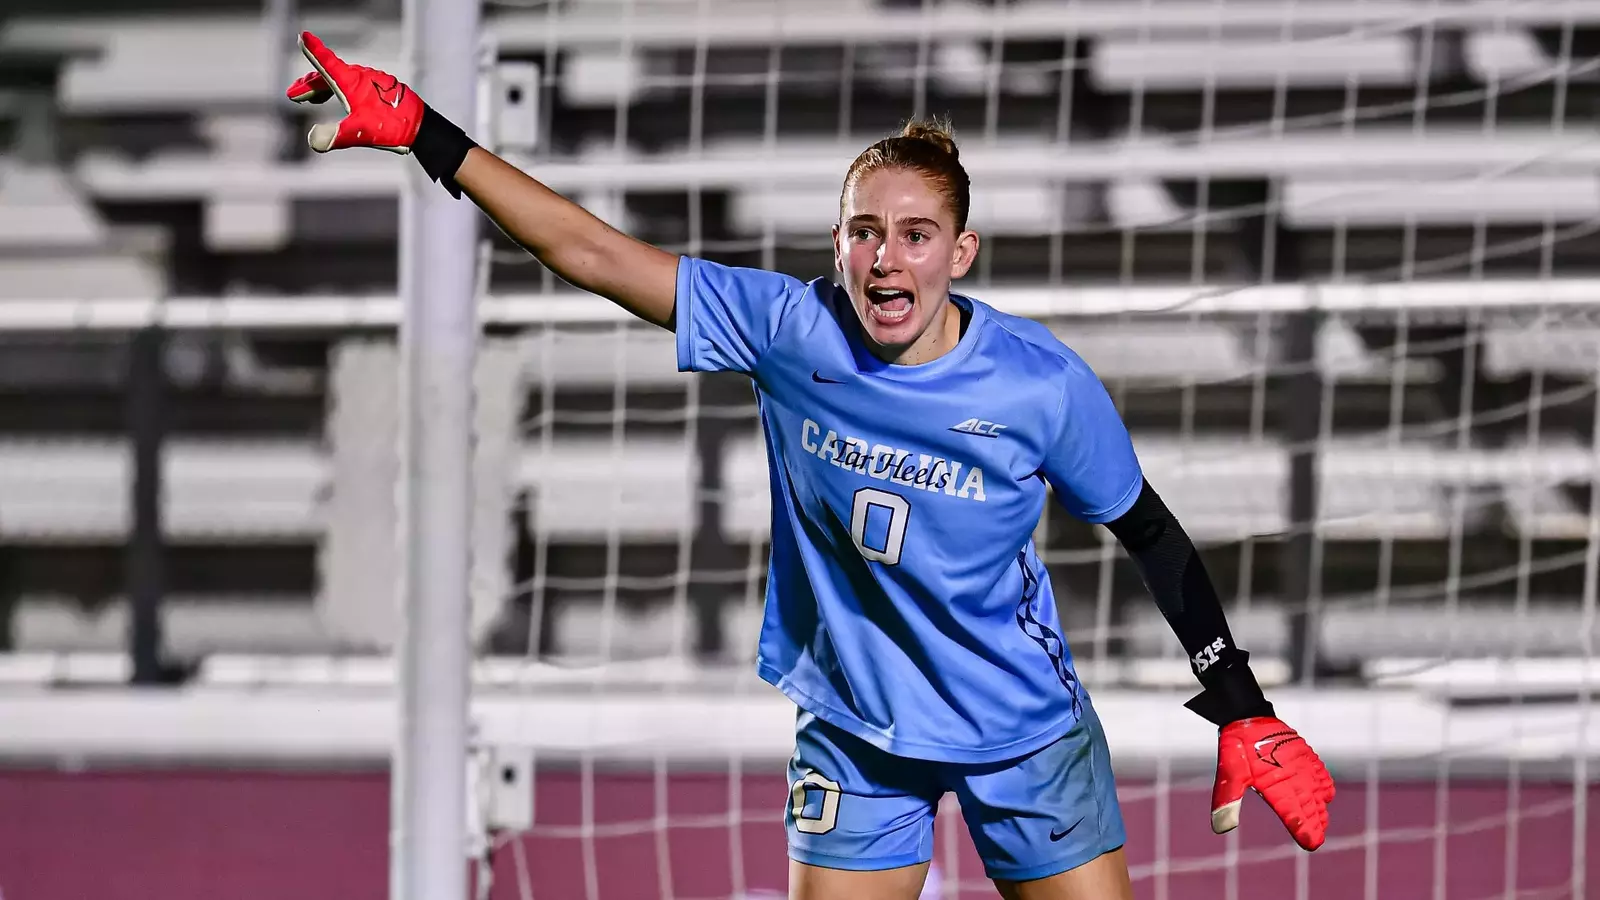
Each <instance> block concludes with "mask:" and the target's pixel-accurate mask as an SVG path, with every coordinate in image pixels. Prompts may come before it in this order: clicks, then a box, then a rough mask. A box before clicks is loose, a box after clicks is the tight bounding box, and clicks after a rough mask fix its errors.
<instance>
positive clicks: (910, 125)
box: [900, 120, 961, 158]
mask: <svg viewBox="0 0 1600 900" xmlns="http://www.w3.org/2000/svg"><path fill="white" fill-rule="evenodd" d="M900 136H901V137H903V138H910V139H911V140H916V141H927V142H928V143H930V144H932V145H934V146H935V147H938V148H939V149H940V150H942V151H944V152H945V153H948V154H950V156H951V157H953V158H959V157H960V156H961V153H960V151H958V150H957V149H956V139H955V138H954V137H953V136H952V135H951V133H950V125H949V123H947V122H941V121H938V120H934V121H927V120H917V121H913V122H907V123H906V127H905V128H903V129H901V131H900Z"/></svg>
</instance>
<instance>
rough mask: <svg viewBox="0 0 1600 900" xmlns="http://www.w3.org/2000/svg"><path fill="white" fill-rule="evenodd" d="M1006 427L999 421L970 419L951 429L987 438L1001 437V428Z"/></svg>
mask: <svg viewBox="0 0 1600 900" xmlns="http://www.w3.org/2000/svg"><path fill="white" fill-rule="evenodd" d="M1004 428H1005V426H1004V425H1001V424H999V423H998V422H985V421H984V420H982V419H968V420H966V421H965V422H962V423H961V424H959V425H952V426H950V430H951V431H959V432H961V433H962V434H972V435H977V436H978V437H986V438H997V437H999V436H1000V432H1001V430H1003V429H1004Z"/></svg>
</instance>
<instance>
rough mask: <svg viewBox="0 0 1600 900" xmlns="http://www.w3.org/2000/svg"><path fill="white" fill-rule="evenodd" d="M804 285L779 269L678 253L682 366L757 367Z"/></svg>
mask: <svg viewBox="0 0 1600 900" xmlns="http://www.w3.org/2000/svg"><path fill="white" fill-rule="evenodd" d="M805 291H806V285H805V283H804V282H802V281H800V280H799V279H796V278H791V277H789V276H788V275H781V274H779V273H777V272H768V271H766V270H763V269H742V268H735V267H731V266H724V265H720V264H718V263H714V262H710V261H707V260H703V259H694V258H693V257H688V256H685V257H682V258H680V259H679V260H678V294H677V301H676V303H677V306H676V309H675V312H674V314H673V319H674V322H673V328H674V330H675V331H676V332H677V337H678V370H679V371H680V372H742V373H745V374H751V373H753V372H754V371H755V369H756V366H758V365H760V363H761V357H762V356H763V355H764V354H765V353H766V352H767V349H768V348H769V347H771V346H772V342H773V340H774V339H775V338H776V337H777V334H778V329H779V328H781V327H782V326H783V322H784V319H785V317H786V315H787V314H788V313H789V311H790V310H791V309H792V308H793V307H794V305H795V304H796V303H797V302H799V300H800V298H801V296H802V295H804V294H805Z"/></svg>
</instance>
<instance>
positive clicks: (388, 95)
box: [285, 31, 424, 154]
mask: <svg viewBox="0 0 1600 900" xmlns="http://www.w3.org/2000/svg"><path fill="white" fill-rule="evenodd" d="M300 52H301V53H304V54H305V56H306V59H308V60H310V61H311V65H313V66H315V67H316V69H315V71H312V72H307V73H306V74H305V75H304V76H302V77H301V78H299V79H298V80H296V81H295V83H294V84H292V85H290V86H289V89H288V90H287V91H286V92H285V93H286V94H287V95H288V97H289V99H290V100H293V101H294V102H296V103H325V102H327V100H328V98H330V97H338V98H339V102H340V103H341V104H343V105H344V110H345V117H344V118H343V119H341V120H339V122H337V123H331V122H325V123H320V124H317V125H313V126H312V128H311V133H310V134H309V135H307V137H306V140H307V142H308V143H309V144H310V145H311V149H313V150H315V151H317V152H318V153H327V152H328V151H329V150H342V149H344V148H346V147H373V148H376V149H378V150H388V151H390V152H391V153H400V154H405V153H410V152H411V143H412V142H413V141H415V140H416V138H417V129H418V128H420V127H421V126H422V111H423V108H424V107H423V103H422V98H421V97H418V96H417V94H416V92H415V91H413V90H411V89H410V88H409V87H407V86H406V85H405V84H403V83H401V81H400V80H399V79H398V78H395V77H394V76H393V75H390V74H389V73H388V72H382V71H379V70H377V69H373V68H369V67H367V66H355V65H351V64H349V63H347V62H345V61H344V60H342V59H340V58H339V57H338V56H337V55H336V54H335V53H334V52H333V51H332V50H329V49H328V46H327V45H326V44H324V43H322V41H321V40H319V39H318V38H317V36H316V35H314V34H312V33H311V32H309V31H304V32H301V33H300Z"/></svg>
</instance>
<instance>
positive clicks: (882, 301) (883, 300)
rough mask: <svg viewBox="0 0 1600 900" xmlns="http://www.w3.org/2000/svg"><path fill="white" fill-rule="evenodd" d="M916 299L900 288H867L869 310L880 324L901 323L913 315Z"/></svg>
mask: <svg viewBox="0 0 1600 900" xmlns="http://www.w3.org/2000/svg"><path fill="white" fill-rule="evenodd" d="M914 302H915V298H914V297H913V296H912V294H911V292H910V291H902V290H899V289H898V288H879V287H869V288H867V309H868V311H869V312H870V313H871V314H872V317H873V318H875V319H877V320H878V321H880V322H885V323H894V322H899V321H901V320H902V319H904V318H905V317H906V316H908V315H910V314H911V307H912V305H913V304H914Z"/></svg>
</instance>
